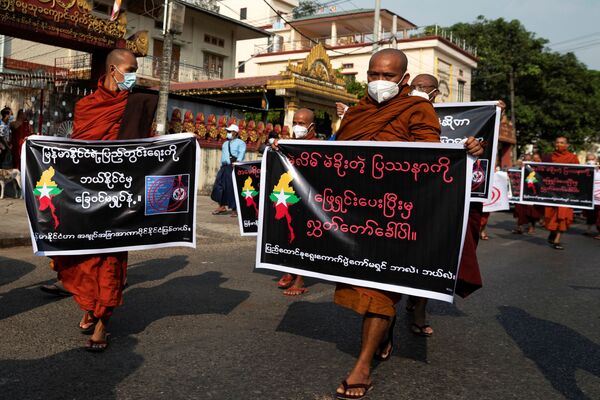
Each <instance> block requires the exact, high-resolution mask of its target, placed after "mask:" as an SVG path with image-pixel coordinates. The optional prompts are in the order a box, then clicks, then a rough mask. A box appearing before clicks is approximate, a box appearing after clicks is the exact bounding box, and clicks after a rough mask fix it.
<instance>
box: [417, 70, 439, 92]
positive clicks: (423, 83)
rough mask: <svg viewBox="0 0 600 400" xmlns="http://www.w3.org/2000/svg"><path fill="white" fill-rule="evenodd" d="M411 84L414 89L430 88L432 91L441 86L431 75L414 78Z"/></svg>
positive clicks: (420, 75)
mask: <svg viewBox="0 0 600 400" xmlns="http://www.w3.org/2000/svg"><path fill="white" fill-rule="evenodd" d="M410 84H411V86H413V87H418V86H420V87H422V88H430V90H432V89H437V88H438V85H439V83H438V80H437V78H436V77H435V76H433V75H430V74H419V75H417V76H415V77H414V78H413V80H412V82H411V83H410Z"/></svg>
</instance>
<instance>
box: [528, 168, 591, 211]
mask: <svg viewBox="0 0 600 400" xmlns="http://www.w3.org/2000/svg"><path fill="white" fill-rule="evenodd" d="M594 170H595V168H594V166H591V165H578V164H555V163H541V162H540V163H535V162H525V163H523V169H522V172H521V203H523V204H538V205H545V206H563V207H571V208H581V209H587V210H591V209H593V208H594Z"/></svg>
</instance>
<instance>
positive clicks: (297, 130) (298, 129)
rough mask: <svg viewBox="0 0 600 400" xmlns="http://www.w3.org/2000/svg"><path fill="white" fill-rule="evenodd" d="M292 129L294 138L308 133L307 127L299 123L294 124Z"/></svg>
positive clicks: (299, 137)
mask: <svg viewBox="0 0 600 400" xmlns="http://www.w3.org/2000/svg"><path fill="white" fill-rule="evenodd" d="M292 131H293V132H294V137H295V138H296V139H302V138H304V137H305V136H306V135H308V128H307V127H305V126H301V125H294V126H293V127H292Z"/></svg>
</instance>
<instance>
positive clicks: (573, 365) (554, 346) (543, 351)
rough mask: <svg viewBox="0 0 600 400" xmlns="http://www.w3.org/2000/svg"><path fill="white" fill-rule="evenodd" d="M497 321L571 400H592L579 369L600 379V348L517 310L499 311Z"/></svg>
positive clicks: (524, 352) (505, 308)
mask: <svg viewBox="0 0 600 400" xmlns="http://www.w3.org/2000/svg"><path fill="white" fill-rule="evenodd" d="M499 310H500V315H498V316H497V317H496V318H497V319H498V321H499V322H500V324H501V325H502V327H503V328H504V329H505V330H506V332H507V333H508V334H509V335H510V337H511V338H512V339H513V340H514V341H515V342H516V343H517V345H518V346H519V348H520V349H521V351H522V352H523V354H524V355H525V356H526V357H527V358H529V359H531V360H532V361H533V362H535V364H536V365H537V367H538V368H539V369H540V370H541V371H542V373H543V374H544V377H545V378H546V379H547V380H548V381H549V382H550V384H551V385H552V386H553V387H554V389H556V390H557V391H559V392H560V393H562V394H563V395H564V396H565V397H566V398H568V399H582V400H583V399H590V400H591V397H589V396H587V395H586V394H585V393H584V392H583V391H581V389H579V387H578V386H577V380H576V377H575V372H576V371H577V370H579V369H581V370H584V371H588V372H589V373H591V374H593V375H595V376H600V346H599V345H598V344H596V343H594V342H592V341H591V340H589V339H588V338H586V337H585V336H583V335H581V334H579V333H578V332H576V331H574V330H573V329H571V328H568V327H566V326H564V325H561V324H557V323H556V322H551V321H547V320H543V319H539V318H535V317H533V316H531V315H530V314H528V313H527V312H526V311H524V310H522V309H520V308H517V307H506V306H502V307H499Z"/></svg>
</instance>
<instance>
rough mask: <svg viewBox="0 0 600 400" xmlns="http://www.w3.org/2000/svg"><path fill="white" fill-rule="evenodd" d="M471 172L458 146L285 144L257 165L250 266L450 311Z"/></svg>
mask: <svg viewBox="0 0 600 400" xmlns="http://www.w3.org/2000/svg"><path fill="white" fill-rule="evenodd" d="M471 169H472V160H471V159H470V158H468V157H467V154H466V151H465V150H464V148H463V146H462V145H460V144H440V143H424V144H422V143H402V142H385V143H383V142H344V141H336V142H322V141H303V140H302V141H294V140H282V141H280V142H279V150H278V151H273V150H267V151H266V152H265V155H264V157H263V161H262V166H261V185H260V191H259V192H260V194H259V196H260V205H259V212H260V217H259V228H258V240H257V255H256V266H257V268H269V269H274V270H278V271H283V272H289V273H292V274H300V275H304V276H312V277H316V278H321V279H325V280H329V281H335V282H344V283H348V284H353V285H358V286H365V287H371V288H377V289H382V290H388V291H393V292H399V293H407V294H412V295H416V296H422V297H429V298H434V299H439V300H444V301H452V298H453V294H454V288H455V283H456V276H457V274H458V266H459V261H460V260H459V259H460V255H461V249H462V244H463V240H464V234H465V229H466V222H467V218H468V205H469V200H468V199H469V189H470V185H469V184H467V182H468V181H469V179H470V176H471Z"/></svg>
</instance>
